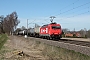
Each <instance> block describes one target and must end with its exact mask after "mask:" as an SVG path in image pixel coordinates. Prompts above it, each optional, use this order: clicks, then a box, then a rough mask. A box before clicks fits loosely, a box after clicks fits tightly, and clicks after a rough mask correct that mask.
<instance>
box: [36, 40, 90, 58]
mask: <svg viewBox="0 0 90 60" xmlns="http://www.w3.org/2000/svg"><path fill="white" fill-rule="evenodd" d="M36 45H37V46H36V47H38V48H40V49H42V54H43V55H44V56H45V57H46V58H48V59H49V60H90V56H87V55H84V54H81V53H79V52H75V51H72V50H67V49H64V48H60V47H56V46H50V45H47V44H44V43H40V42H38V41H37V42H36Z"/></svg>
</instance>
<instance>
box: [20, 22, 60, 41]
mask: <svg viewBox="0 0 90 60" xmlns="http://www.w3.org/2000/svg"><path fill="white" fill-rule="evenodd" d="M18 34H24V35H25V34H28V36H33V37H41V38H46V39H48V40H49V39H60V38H62V28H61V25H60V24H57V23H50V24H46V25H43V26H41V27H40V26H38V27H35V28H30V29H28V30H27V31H25V30H24V31H20V32H19V33H18Z"/></svg>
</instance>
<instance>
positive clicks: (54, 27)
mask: <svg viewBox="0 0 90 60" xmlns="http://www.w3.org/2000/svg"><path fill="white" fill-rule="evenodd" d="M60 28H61V26H52V29H60Z"/></svg>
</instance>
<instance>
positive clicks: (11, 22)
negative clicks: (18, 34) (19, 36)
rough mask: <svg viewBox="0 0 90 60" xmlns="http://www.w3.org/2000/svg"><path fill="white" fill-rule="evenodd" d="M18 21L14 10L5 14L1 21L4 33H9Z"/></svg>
mask: <svg viewBox="0 0 90 60" xmlns="http://www.w3.org/2000/svg"><path fill="white" fill-rule="evenodd" d="M19 23H20V21H19V20H18V16H17V13H16V12H12V13H11V14H9V15H7V16H6V17H5V18H4V21H3V28H4V30H5V32H6V33H10V32H11V34H12V33H13V32H14V30H15V28H16V26H17V25H18V24H19Z"/></svg>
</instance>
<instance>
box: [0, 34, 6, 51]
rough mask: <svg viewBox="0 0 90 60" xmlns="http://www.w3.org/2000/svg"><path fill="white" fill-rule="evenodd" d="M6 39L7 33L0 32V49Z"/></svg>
mask: <svg viewBox="0 0 90 60" xmlns="http://www.w3.org/2000/svg"><path fill="white" fill-rule="evenodd" d="M6 41H7V35H6V34H0V50H1V48H2V46H3V45H4V43H5V42H6Z"/></svg>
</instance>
